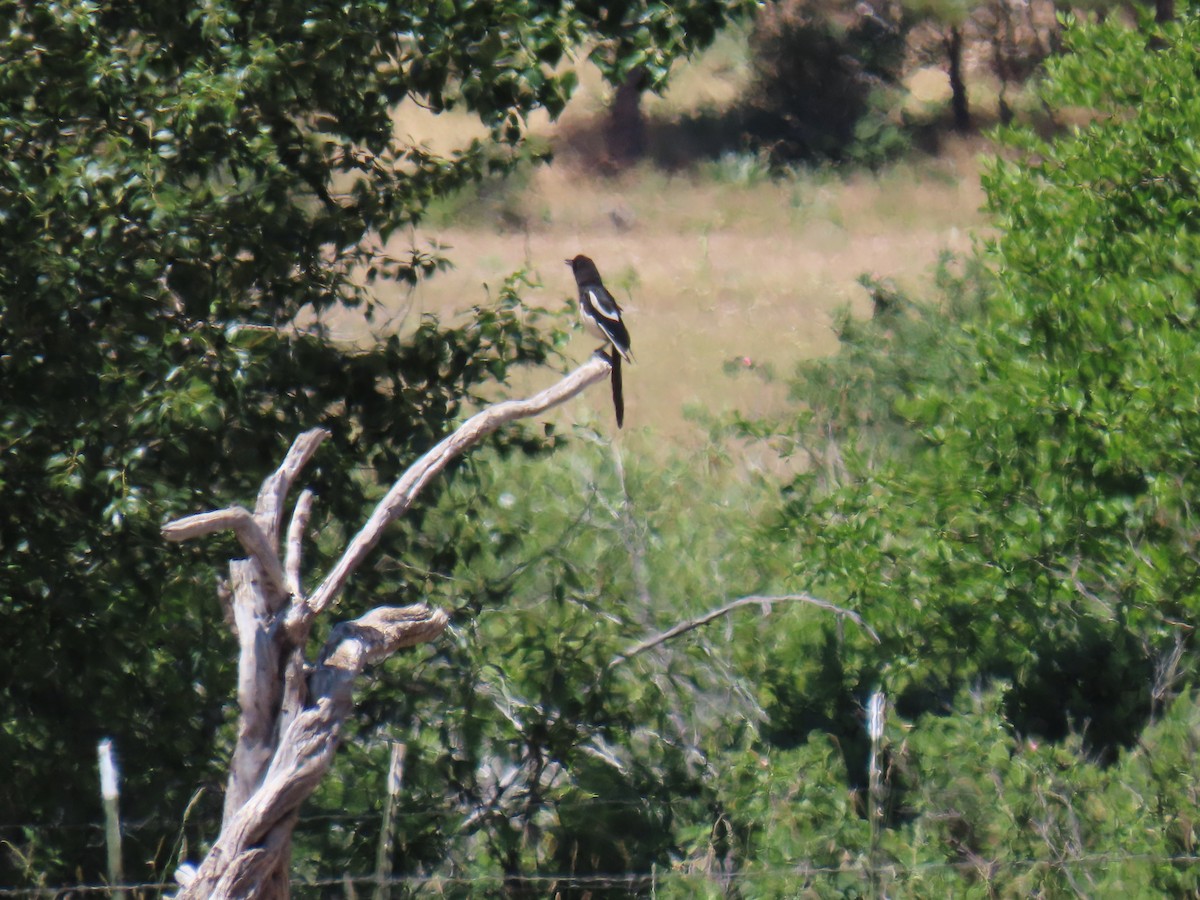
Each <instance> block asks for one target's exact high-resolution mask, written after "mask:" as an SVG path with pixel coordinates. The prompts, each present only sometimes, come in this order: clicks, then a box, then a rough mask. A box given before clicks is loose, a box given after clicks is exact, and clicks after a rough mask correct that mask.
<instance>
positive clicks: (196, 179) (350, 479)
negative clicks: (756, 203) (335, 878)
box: [0, 0, 680, 883]
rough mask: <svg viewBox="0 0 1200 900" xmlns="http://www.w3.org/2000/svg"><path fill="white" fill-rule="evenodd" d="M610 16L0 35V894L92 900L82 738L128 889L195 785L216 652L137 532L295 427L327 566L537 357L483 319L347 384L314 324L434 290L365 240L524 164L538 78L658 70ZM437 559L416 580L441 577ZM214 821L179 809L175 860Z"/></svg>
mask: <svg viewBox="0 0 1200 900" xmlns="http://www.w3.org/2000/svg"><path fill="white" fill-rule="evenodd" d="M631 8H632V7H631ZM638 9H640V10H642V11H641V12H640V13H639V15H640V16H641V17H642V18H644V19H645V21H646V22H647V23H648V26H647V28H646V30H645V31H644V32H643V31H639V32H636V33H635V34H634V35H632V36H630V35H627V34H625V32H624V24H623V20H617V19H609V18H605V17H603V16H600V17H596V16H584V15H581V14H580V13H579V12H578V11H576V10H575V9H574V8H573V7H570V6H562V5H560V4H557V3H539V2H528V0H514V2H504V3H499V4H497V3H482V2H469V0H468V2H459V3H446V2H438V3H403V4H399V3H389V2H355V3H351V4H349V5H346V4H342V5H337V6H331V5H329V4H327V3H322V2H310V3H295V2H290V0H269V2H263V3H253V4H247V3H241V2H235V0H218V2H205V3H199V2H196V3H184V4H164V3H153V2H152V3H140V2H119V3H111V4H96V3H91V2H71V3H63V4H49V5H48V4H43V3H36V2H26V0H6V2H3V3H0V21H2V22H3V25H4V27H3V36H2V37H0V56H3V58H4V65H3V66H2V67H0V140H2V142H3V144H4V147H5V154H4V161H3V165H2V166H0V210H2V212H0V245H3V246H4V248H5V254H4V263H3V265H2V266H0V348H2V349H0V354H2V355H0V410H2V412H0V484H3V487H4V494H5V504H4V510H3V512H2V513H0V559H2V565H0V571H2V573H3V574H2V576H0V579H2V580H0V617H2V619H3V629H4V632H5V634H6V635H10V636H11V637H10V639H9V640H7V641H6V642H5V648H4V650H3V651H2V652H0V684H3V688H4V693H5V696H6V697H7V698H9V702H7V703H6V705H5V710H4V717H3V719H2V720H0V754H3V756H4V758H5V759H6V760H7V761H8V764H9V772H10V777H9V778H7V779H6V780H5V785H4V787H3V788H0V823H2V824H3V826H4V828H5V832H4V835H3V840H4V841H5V846H6V847H8V848H10V849H8V850H6V852H5V853H4V854H3V856H0V881H3V882H4V883H13V882H14V881H16V880H18V879H21V878H26V877H29V878H35V877H38V876H39V875H42V876H45V877H49V878H63V877H67V876H68V875H71V876H73V877H80V878H88V879H90V878H95V877H97V876H98V873H99V870H100V854H99V853H98V851H97V849H96V843H97V842H96V841H94V840H93V835H92V834H91V833H89V831H88V826H89V825H90V823H93V822H95V821H97V820H98V818H99V813H98V803H97V800H96V798H95V793H96V792H95V789H94V785H93V779H92V777H91V776H90V774H89V773H90V771H91V760H92V759H93V755H94V746H95V742H96V740H97V739H98V738H99V737H101V736H105V735H107V736H111V737H113V738H114V739H115V742H116V745H117V747H118V752H119V753H120V754H121V757H122V760H123V762H124V774H125V786H126V791H125V795H124V800H123V804H124V811H125V814H126V816H127V818H128V819H130V820H132V821H133V822H134V823H136V828H135V830H133V832H132V834H131V835H130V836H129V838H128V839H127V840H128V843H127V846H128V847H129V856H130V858H133V859H138V860H147V861H149V866H150V868H148V869H142V870H138V871H132V870H131V872H130V874H131V875H133V876H134V877H148V876H150V875H151V874H153V871H154V870H155V867H157V866H161V865H163V864H165V863H166V862H167V857H168V855H169V854H170V852H171V848H172V846H173V844H174V842H175V836H176V835H177V834H179V818H180V816H181V815H182V812H183V810H184V807H185V805H186V804H187V800H188V798H189V796H191V795H192V793H193V792H194V791H195V790H196V788H197V787H204V786H207V787H211V785H212V779H213V776H214V774H215V772H214V769H213V765H214V748H215V747H216V746H217V745H218V744H219V742H220V732H221V728H222V723H224V722H225V721H226V718H227V715H226V709H225V704H226V702H227V701H226V698H227V697H228V696H229V691H230V688H231V682H230V670H229V666H228V662H229V660H228V657H230V656H231V652H232V648H223V647H222V646H221V644H220V643H218V642H215V641H214V639H213V635H214V634H216V633H217V630H216V624H217V623H216V621H215V619H216V617H217V616H218V615H219V610H216V609H213V604H212V602H211V591H212V585H211V583H205V582H207V581H208V579H205V578H199V577H198V576H197V575H196V574H195V573H197V572H198V571H202V570H203V568H204V567H203V566H200V565H198V564H197V563H198V558H197V557H196V556H195V552H194V551H193V552H192V554H191V555H186V554H185V552H184V551H174V552H168V551H167V550H166V549H165V548H164V547H163V545H162V543H161V540H160V538H159V537H158V534H157V532H158V526H159V524H160V523H161V522H162V521H163V520H165V519H167V518H170V517H173V516H176V515H179V514H181V513H184V512H188V511H193V510H195V509H199V508H204V507H206V506H209V505H225V504H226V503H227V502H228V501H229V498H231V497H239V496H242V497H244V496H246V495H247V493H248V492H251V491H253V490H254V487H253V485H254V484H255V483H256V482H258V481H259V480H261V478H262V476H263V475H264V474H265V473H266V471H267V470H268V469H269V468H271V467H272V466H273V464H274V461H275V460H277V459H278V458H280V456H281V453H282V450H283V448H284V447H285V446H286V443H287V442H288V441H289V440H290V439H291V437H293V436H294V434H295V433H296V432H297V431H298V430H299V429H300V428H302V427H308V426H315V425H323V426H325V427H326V428H328V429H329V430H330V431H331V432H332V433H333V436H332V438H331V440H330V442H329V445H330V447H331V449H330V450H329V451H327V452H328V453H329V454H330V455H329V456H327V457H326V458H325V461H322V460H318V461H317V466H316V471H315V473H314V477H315V479H316V483H315V485H314V486H315V487H316V488H317V489H318V491H319V492H320V495H321V498H322V499H321V501H320V503H319V504H318V507H317V509H318V512H317V515H318V517H323V522H324V527H325V528H326V530H327V531H328V532H329V534H330V535H336V534H337V533H339V532H340V531H341V530H343V529H344V528H345V527H348V526H346V525H344V524H343V523H347V522H354V521H356V519H357V517H358V515H359V512H360V510H361V509H362V508H363V504H364V500H365V499H366V498H368V497H370V496H372V495H374V494H375V493H376V492H377V491H378V489H379V488H378V483H386V482H387V481H389V480H391V478H392V477H394V475H395V474H396V472H397V471H398V468H399V466H400V464H401V463H402V462H403V461H405V460H407V459H410V458H411V457H412V456H413V455H414V454H415V453H417V452H419V451H420V450H422V449H424V448H425V447H427V446H429V444H430V443H431V442H432V439H433V438H434V437H435V436H437V435H439V434H440V433H441V432H442V431H443V430H444V429H445V427H446V425H447V423H448V422H450V421H452V420H453V419H455V418H456V417H457V416H458V415H459V414H460V412H461V411H462V410H463V409H464V408H466V407H467V406H468V405H470V404H471V403H473V402H474V400H475V399H477V397H478V395H479V394H480V392H481V391H482V390H484V386H485V385H486V384H488V383H489V382H491V381H495V380H500V381H503V380H504V378H505V376H506V373H507V372H508V370H509V368H510V367H511V366H513V365H517V364H524V363H542V362H545V361H546V360H547V359H548V358H549V357H550V354H551V352H552V345H551V343H550V341H549V336H548V335H546V334H545V333H543V332H542V331H541V325H542V322H541V321H539V319H538V317H537V316H536V315H534V314H532V313H530V312H529V311H527V310H525V309H524V308H523V307H522V306H521V305H520V302H519V300H518V299H517V293H516V288H515V287H514V288H512V289H509V290H507V291H506V292H504V295H503V297H502V298H501V299H500V300H499V301H498V302H497V303H496V304H494V305H491V306H488V307H480V308H477V309H476V310H475V315H474V318H473V320H472V321H471V322H470V323H469V324H467V325H465V326H463V327H461V328H453V329H451V328H444V327H442V326H440V325H439V324H437V323H436V322H434V321H432V320H423V321H422V322H420V323H416V324H415V329H414V330H413V332H412V333H411V334H410V335H408V336H407V337H405V339H404V340H400V339H398V338H397V337H395V336H391V337H386V339H382V338H381V340H380V341H379V342H378V343H377V345H376V346H374V347H373V348H371V349H370V350H369V351H365V352H361V353H353V354H351V353H347V352H344V351H343V350H341V349H339V348H338V347H336V346H334V345H333V344H332V343H331V342H329V341H328V340H327V339H326V337H325V336H324V334H323V329H322V328H321V321H322V315H323V314H324V313H325V312H326V311H328V310H331V309H333V308H335V307H339V306H349V307H356V308H361V309H362V310H363V311H364V314H365V315H367V316H368V317H369V316H370V315H371V314H372V312H373V308H372V304H371V300H370V295H369V292H368V291H367V290H366V289H365V288H364V287H363V285H364V284H365V285H367V286H369V285H370V284H371V283H373V282H374V281H375V280H376V279H389V280H398V281H401V282H413V281H415V280H417V279H418V278H421V277H424V276H427V275H430V274H433V273H434V272H435V271H436V270H437V269H438V268H440V267H441V266H443V265H444V264H445V261H444V260H443V259H441V258H440V257H439V256H438V255H437V253H436V252H435V251H433V250H431V249H421V248H420V247H418V246H417V245H416V243H415V239H414V244H413V247H412V249H411V251H410V252H406V253H401V254H393V253H391V252H389V251H388V250H386V249H384V247H385V242H386V241H387V240H388V239H389V238H390V237H392V236H393V235H395V234H399V233H402V230H403V229H405V228H409V227H411V226H413V225H415V224H416V223H418V222H419V221H420V219H421V216H422V214H423V212H424V210H425V209H426V207H427V206H428V204H429V203H430V202H431V201H433V200H434V199H436V198H438V197H440V196H443V195H445V194H446V193H448V192H451V191H453V190H454V189H456V188H458V187H460V186H461V185H463V184H465V183H468V182H470V181H471V180H472V179H476V178H478V177H479V176H480V175H481V174H483V173H486V172H489V171H497V170H503V169H505V168H507V167H509V166H511V165H513V164H515V163H516V162H518V161H519V160H520V159H521V158H522V157H523V156H524V155H526V153H525V150H524V149H523V143H522V139H523V123H524V118H525V116H526V115H527V114H528V113H529V112H530V111H532V110H534V109H537V108H544V109H547V110H548V111H549V112H550V113H551V114H552V115H553V114H557V113H558V112H559V111H561V109H562V107H563V105H564V103H565V102H566V99H567V96H568V94H569V92H570V89H571V87H572V84H573V78H572V76H571V74H570V73H569V72H560V73H556V72H555V71H554V69H553V67H554V65H555V64H556V63H557V62H558V61H559V60H560V59H561V58H562V56H563V54H564V52H565V51H566V50H567V48H568V47H571V46H573V45H575V44H576V43H578V42H580V41H582V40H585V39H596V40H600V41H606V40H613V39H616V38H617V37H620V38H621V39H622V40H623V41H624V42H625V43H623V44H622V46H623V47H624V48H625V49H626V52H629V53H640V54H643V55H645V56H646V57H647V58H649V57H652V56H655V55H656V54H657V55H659V56H661V57H662V64H663V65H664V66H665V65H666V64H667V63H668V62H669V58H670V57H671V56H672V55H673V54H674V53H676V52H678V51H679V49H680V48H679V46H677V45H670V46H668V47H666V48H662V47H658V46H655V45H654V43H653V42H654V40H655V39H656V33H657V32H656V27H657V23H658V22H659V21H660V20H661V18H662V17H669V16H672V15H673V13H672V12H671V11H670V10H667V9H666V8H663V7H659V6H655V5H650V6H647V7H645V8H644V9H642V8H641V7H638ZM672 21H674V19H672ZM650 25H654V26H656V27H650ZM656 58H657V57H656ZM643 61H644V60H643ZM400 102H416V103H420V104H422V105H424V106H426V107H428V108H430V109H432V110H434V111H439V112H440V111H442V110H445V109H449V108H451V107H453V106H460V107H465V108H466V109H468V110H470V111H471V112H472V113H474V114H475V115H477V116H478V117H479V119H480V120H481V122H483V123H484V124H485V125H486V126H487V127H488V128H489V129H490V139H489V140H487V141H475V142H472V143H471V144H470V145H469V146H466V147H462V148H459V149H457V150H455V151H453V152H449V153H437V152H434V151H433V150H431V149H429V148H428V147H425V146H422V145H420V144H414V143H411V142H409V141H408V140H406V139H404V138H403V137H400V136H398V135H397V134H396V133H395V132H394V130H393V126H392V120H391V110H392V109H393V107H394V106H395V105H396V104H397V103H400ZM301 323H310V324H309V325H304V326H302V324H301ZM516 444H517V445H518V446H526V447H528V448H531V449H532V448H537V447H542V446H545V445H546V441H545V440H544V439H542V438H539V437H536V436H534V435H528V436H526V437H520V436H519V437H518V438H517V440H516ZM340 458H346V459H353V460H354V461H355V465H362V464H363V462H364V461H365V462H366V463H367V464H368V465H369V466H370V470H369V471H365V472H364V471H361V470H354V469H352V468H350V467H346V466H344V465H341V464H340V463H339V459H340ZM376 479H378V480H379V481H378V482H377V481H376ZM443 537H444V538H445V540H442V541H438V542H437V544H436V546H431V547H426V548H425V549H424V552H426V553H427V554H428V560H429V565H430V568H433V567H435V566H437V565H440V564H443V563H446V562H447V559H448V558H453V557H454V556H455V555H456V554H457V553H460V552H466V548H462V547H456V546H455V542H454V538H453V536H451V535H447V536H443ZM393 539H394V540H401V539H403V535H402V534H396V535H394V536H393ZM418 543H419V542H418ZM331 546H332V541H331V542H330V547H331ZM224 549H228V548H224ZM325 549H326V550H328V549H329V547H326V548H325ZM413 552H417V551H416V550H412V551H410V553H409V555H408V557H407V558H412V553H413ZM224 555H227V554H226V553H223V552H222V548H220V547H217V548H214V549H213V556H212V557H211V558H212V559H214V560H215V559H219V558H221V557H222V556H224ZM385 584H386V585H388V586H389V587H390V588H391V589H393V590H394V591H395V592H396V593H397V594H406V593H417V592H419V591H420V590H421V589H422V588H423V585H422V584H421V583H419V582H415V583H414V582H412V581H409V580H408V579H406V578H405V577H404V576H403V575H396V574H394V573H391V574H387V575H379V576H377V578H376V579H375V580H374V581H372V580H370V579H368V580H366V581H364V582H362V583H360V589H361V590H362V591H363V593H364V594H366V593H369V592H370V591H372V590H376V589H379V588H380V587H381V586H382V585H385ZM346 602H347V603H354V602H355V598H353V597H351V598H348V600H347V601H346ZM67 772H75V773H78V774H77V775H74V776H69V777H65V776H64V773H67ZM216 805H217V804H216V801H215V798H214V797H213V794H212V792H211V791H210V792H209V793H208V794H207V795H206V796H205V797H204V799H202V801H201V802H200V805H199V807H198V808H197V809H196V810H195V811H194V812H193V817H192V819H191V825H190V826H189V829H190V830H188V831H187V832H185V836H186V837H187V838H188V839H189V840H195V839H197V837H198V836H201V835H205V834H211V825H210V823H211V812H212V810H213V808H214V807H215V806H216ZM21 826H31V827H32V828H33V832H34V835H36V836H34V835H31V834H30V833H27V832H25V831H22V830H21ZM42 829H45V831H42ZM46 834H48V835H49V838H48V839H47V838H46V837H45V835H46Z"/></svg>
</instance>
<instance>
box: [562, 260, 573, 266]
mask: <svg viewBox="0 0 1200 900" xmlns="http://www.w3.org/2000/svg"><path fill="white" fill-rule="evenodd" d="M563 262H565V263H566V264H567V265H568V266H569V265H570V264H571V261H570V260H569V259H564V260H563Z"/></svg>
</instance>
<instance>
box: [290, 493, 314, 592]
mask: <svg viewBox="0 0 1200 900" xmlns="http://www.w3.org/2000/svg"><path fill="white" fill-rule="evenodd" d="M312 505H313V492H312V491H310V490H308V489H307V488H305V490H304V491H303V492H302V493H301V494H300V499H299V500H297V501H296V508H295V509H294V510H292V521H291V522H289V523H288V532H287V551H286V553H285V555H284V561H283V569H284V574H285V575H286V576H287V586H288V591H289V592H291V595H292V596H293V597H295V598H296V599H297V600H303V599H304V592H303V591H302V590H301V588H300V561H301V556H302V552H303V547H304V531H305V529H306V528H308V519H309V516H311V515H312Z"/></svg>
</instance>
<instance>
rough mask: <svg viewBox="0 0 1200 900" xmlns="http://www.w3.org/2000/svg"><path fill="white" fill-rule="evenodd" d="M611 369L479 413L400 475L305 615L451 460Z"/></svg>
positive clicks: (591, 364) (597, 366)
mask: <svg viewBox="0 0 1200 900" xmlns="http://www.w3.org/2000/svg"><path fill="white" fill-rule="evenodd" d="M610 371H611V363H610V362H609V361H608V360H607V359H605V358H604V357H603V356H600V355H598V354H597V355H595V356H592V357H591V358H590V359H589V360H588V361H587V362H585V363H584V364H583V365H582V366H580V367H579V368H577V369H576V370H575V371H574V372H572V373H571V374H569V375H568V376H567V377H566V378H564V379H562V381H560V382H558V383H557V384H554V385H552V386H550V387H548V388H546V389H545V390H544V391H541V392H539V393H537V394H535V395H534V396H532V397H530V398H528V399H526V400H507V401H505V402H503V403H498V404H496V405H495V406H491V407H489V408H487V409H485V410H483V411H482V412H479V413H476V414H475V415H473V416H472V417H471V418H469V419H467V421H466V422H464V423H463V424H462V425H460V426H459V427H458V429H456V430H455V431H454V433H453V434H451V435H449V436H448V437H445V438H443V439H442V440H441V441H440V442H438V444H437V445H436V446H435V447H434V448H433V449H432V450H430V451H429V452H428V453H426V454H425V455H424V456H422V457H421V458H420V459H419V460H417V461H416V462H415V463H414V464H413V465H412V466H410V467H409V469H408V471H407V472H405V473H404V474H403V475H402V476H400V479H399V480H398V481H397V482H396V483H395V484H394V485H392V488H391V490H389V491H388V493H387V496H385V497H384V498H383V499H382V500H381V501H380V502H379V505H378V506H376V507H375V511H374V512H373V513H371V517H370V519H368V520H367V524H366V525H365V526H363V529H362V531H360V532H359V533H358V534H357V535H355V536H354V539H353V540H352V541H351V542H350V545H349V546H348V547H347V548H346V552H345V553H344V554H342V557H341V559H339V560H338V561H337V564H336V565H335V566H334V567H333V569H332V570H331V571H330V572H329V574H328V575H327V576H326V577H325V580H324V581H322V582H321V585H320V586H319V587H318V588H317V590H316V591H315V592H314V593H313V595H312V597H311V598H310V599H309V601H308V607H307V613H306V614H305V615H306V617H312V616H315V615H317V614H319V613H320V612H321V611H322V610H324V609H325V608H326V607H327V606H329V604H330V603H332V602H333V601H334V600H336V599H337V597H338V595H339V594H340V593H341V591H342V588H343V587H344V586H345V584H346V580H347V579H348V578H349V577H350V576H351V575H352V574H353V573H354V571H355V570H356V569H357V568H358V567H359V565H360V564H361V563H362V561H363V559H365V558H366V556H367V554H368V553H370V552H371V550H372V549H373V548H374V547H375V545H376V544H377V543H378V542H379V538H380V537H381V536H382V534H383V530H384V529H385V528H386V527H387V526H388V525H390V524H391V523H392V522H394V521H395V520H396V519H398V518H400V516H402V515H404V513H405V512H406V511H407V510H408V508H409V507H410V506H411V505H412V502H413V500H415V499H416V497H417V495H418V494H419V493H420V492H421V490H422V489H423V488H424V487H425V485H426V484H428V483H429V481H430V480H431V479H432V478H433V477H434V476H435V475H437V474H438V473H439V472H441V471H442V470H443V469H444V468H446V466H447V465H448V464H449V463H450V461H451V460H453V459H454V458H455V457H457V456H460V455H461V454H463V453H464V452H466V451H467V450H470V449H471V448H472V447H474V446H475V445H476V444H478V443H479V442H480V441H482V440H483V439H484V438H485V437H487V436H488V435H489V434H491V433H492V432H493V431H495V430H496V429H498V428H499V427H500V426H501V425H505V424H507V423H508V422H512V421H514V420H516V419H524V418H528V417H530V416H536V415H538V414H539V413H543V412H545V411H546V410H548V409H550V408H551V407H554V406H557V405H558V404H560V403H562V402H563V401H565V400H569V399H570V398H572V397H574V396H575V395H576V394H578V393H580V392H581V391H583V390H584V389H585V388H587V387H589V386H590V385H592V384H595V383H596V382H597V381H600V380H601V379H603V378H605V377H607V376H608V374H609V372H610ZM289 619H290V616H289ZM288 627H289V629H294V628H297V627H299V626H298V623H295V622H292V621H289V622H288Z"/></svg>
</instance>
